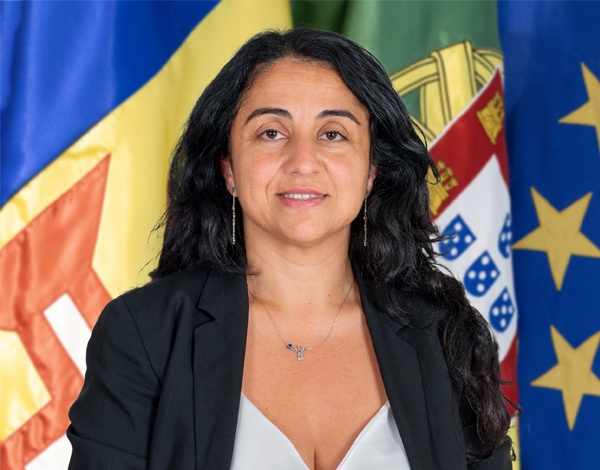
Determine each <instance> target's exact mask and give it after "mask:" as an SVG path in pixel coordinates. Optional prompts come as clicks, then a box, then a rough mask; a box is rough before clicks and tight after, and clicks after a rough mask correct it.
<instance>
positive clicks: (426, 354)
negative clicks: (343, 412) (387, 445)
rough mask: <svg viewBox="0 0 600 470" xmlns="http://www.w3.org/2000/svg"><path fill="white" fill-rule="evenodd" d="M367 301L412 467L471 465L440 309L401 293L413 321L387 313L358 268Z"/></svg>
mask: <svg viewBox="0 0 600 470" xmlns="http://www.w3.org/2000/svg"><path fill="white" fill-rule="evenodd" d="M355 273H356V274H355V275H356V279H357V282H358V285H359V289H360V297H361V303H362V307H363V311H364V313H365V318H366V322H367V326H368V328H369V332H370V334H371V340H372V342H373V348H374V350H375V355H376V357H377V362H378V364H379V369H380V372H381V377H382V380H383V383H384V386H385V390H386V393H387V396H388V400H389V402H390V405H391V408H392V413H393V415H394V420H395V421H396V425H397V427H398V431H399V432H400V436H401V438H402V442H403V444H404V448H405V450H406V454H407V457H408V461H409V463H410V466H411V468H412V469H434V468H452V469H457V470H459V469H465V470H466V468H467V466H466V454H465V448H464V445H463V444H462V442H463V441H464V439H463V438H462V427H461V424H460V417H459V416H458V413H457V411H456V412H455V411H454V410H458V406H457V405H456V403H455V398H454V393H453V391H452V385H451V383H450V378H449V376H448V371H447V368H446V362H445V358H444V355H443V351H442V350H441V348H440V347H439V342H438V340H437V322H435V321H434V319H435V317H436V315H439V314H440V312H439V311H438V310H437V309H436V308H435V307H434V306H432V305H431V304H429V303H428V302H427V301H425V300H423V299H421V298H419V297H417V296H413V295H409V294H407V293H402V292H399V293H398V294H399V296H400V301H401V302H402V304H403V307H404V308H405V309H406V310H407V311H408V312H410V313H411V314H413V312H414V314H413V316H411V317H410V319H409V320H408V321H398V320H395V319H391V318H388V317H385V316H383V315H382V314H381V313H380V312H379V311H378V310H377V308H376V307H375V304H374V302H373V301H372V299H374V298H376V297H375V295H377V293H376V292H375V291H374V290H373V289H372V288H370V287H369V286H367V285H366V283H365V281H364V279H363V278H362V276H361V275H360V273H359V270H358V269H356V268H355Z"/></svg>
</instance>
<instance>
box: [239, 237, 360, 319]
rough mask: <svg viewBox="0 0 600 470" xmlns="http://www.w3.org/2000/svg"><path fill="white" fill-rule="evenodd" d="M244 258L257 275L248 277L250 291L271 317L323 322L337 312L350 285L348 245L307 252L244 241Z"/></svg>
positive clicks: (331, 245)
mask: <svg viewBox="0 0 600 470" xmlns="http://www.w3.org/2000/svg"><path fill="white" fill-rule="evenodd" d="M246 256H247V260H248V265H249V268H250V270H251V272H253V273H256V274H253V275H250V276H249V277H248V286H249V288H250V291H251V293H252V294H253V295H254V296H255V297H256V298H258V299H260V300H261V301H263V302H265V303H266V305H267V306H268V307H271V310H272V314H273V315H274V316H279V317H281V316H287V317H289V318H290V319H293V318H294V317H296V318H298V319H302V321H304V322H311V321H312V320H314V321H322V318H323V315H328V316H330V314H331V311H332V310H333V311H335V310H337V308H338V307H339V305H340V303H341V302H342V301H343V299H344V297H345V295H346V293H347V292H348V288H349V287H350V286H351V283H353V274H352V266H351V263H350V258H349V256H348V246H347V242H346V243H345V244H340V243H339V240H338V241H337V243H333V244H330V246H323V245H320V246H315V247H309V248H307V247H297V246H289V245H287V246H278V245H273V244H267V243H252V240H247V241H246ZM352 298H353V295H352V293H351V294H350V296H349V298H348V300H349V301H351V299H352Z"/></svg>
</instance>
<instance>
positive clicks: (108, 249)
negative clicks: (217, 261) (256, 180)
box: [0, 0, 291, 470]
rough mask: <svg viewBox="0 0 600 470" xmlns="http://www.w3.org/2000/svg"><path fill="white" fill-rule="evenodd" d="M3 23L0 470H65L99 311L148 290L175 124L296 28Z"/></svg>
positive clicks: (144, 14) (277, 9)
mask: <svg viewBox="0 0 600 470" xmlns="http://www.w3.org/2000/svg"><path fill="white" fill-rule="evenodd" d="M0 9H1V21H2V33H1V34H2V37H1V47H2V54H1V82H2V89H1V100H2V116H1V126H2V129H1V130H2V139H1V151H2V159H1V170H2V172H1V178H2V181H1V183H2V184H1V193H0V196H1V204H2V208H1V210H0V282H1V290H2V295H1V298H0V383H1V384H2V386H1V388H0V467H1V468H3V469H7V470H9V469H22V468H27V469H43V468H66V461H67V460H68V457H69V455H70V446H69V444H68V441H67V440H66V438H65V437H64V433H65V430H66V427H67V425H68V417H67V411H68V408H69V407H70V405H71V403H72V402H73V400H74V399H75V398H76V396H77V393H78V392H79V390H80V389H81V385H82V383H83V373H84V372H85V346H86V343H87V339H88V338H89V334H90V329H91V328H92V326H93V325H94V323H95V321H96V318H97V316H98V314H99V313H100V311H101V309H102V307H103V306H104V305H105V304H106V302H107V301H108V300H110V299H111V298H112V297H114V296H116V295H118V294H119V293H121V292H123V291H125V290H127V289H129V288H131V287H134V286H136V285H140V284H143V283H145V282H146V280H147V273H148V272H149V270H150V269H151V268H152V266H153V263H154V261H155V260H154V258H155V255H156V252H157V248H158V241H157V240H158V238H157V237H151V238H149V234H150V233H151V231H152V229H153V227H154V226H155V224H156V222H157V221H158V219H159V217H160V214H161V212H162V211H163V210H164V207H165V203H166V176H167V166H168V161H169V155H170V151H171V149H172V147H173V145H174V143H175V141H176V139H177V137H178V134H179V132H180V130H181V127H182V125H183V123H184V120H185V118H186V117H187V114H188V113H189V111H190V110H191V107H192V105H193V103H194V102H195V100H196V99H197V97H198V95H199V94H200V92H201V91H202V89H203V88H204V87H205V86H206V85H207V84H208V82H209V81H210V80H211V79H212V78H213V77H214V75H215V74H216V73H217V72H218V70H219V69H220V68H221V67H222V66H223V65H224V64H225V62H227V60H228V59H229V58H230V57H231V56H232V54H233V53H234V51H235V50H236V49H237V48H238V47H239V46H240V45H241V44H242V43H243V42H245V41H246V40H247V39H248V38H249V37H251V36H252V35H254V34H255V33H257V32H259V31H261V30H264V29H266V28H287V27H290V26H291V14H290V6H289V3H288V2H287V1H278V0H273V1H269V2H264V1H253V0H248V1H244V2H236V1H230V0H223V1H220V2H217V1H205V2H2V3H0ZM159 235H160V234H157V236H159Z"/></svg>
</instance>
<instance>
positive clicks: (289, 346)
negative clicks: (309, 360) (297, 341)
mask: <svg viewBox="0 0 600 470" xmlns="http://www.w3.org/2000/svg"><path fill="white" fill-rule="evenodd" d="M351 290H352V282H350V285H349V286H348V290H347V291H346V295H345V296H344V300H342V303H341V304H340V306H339V307H338V309H337V312H336V313H335V316H334V317H333V322H332V323H331V327H330V328H329V332H328V333H327V336H325V339H324V340H323V341H321V342H320V343H319V344H317V345H316V346H311V347H303V346H300V345H298V346H296V347H295V348H294V347H292V343H288V342H287V341H286V340H285V339H283V336H281V332H280V331H279V328H277V323H276V322H275V319H274V318H273V316H272V315H271V313H270V312H269V309H268V308H267V307H266V306H265V304H263V303H262V301H261V300H260V299H259V298H258V297H256V296H255V295H254V292H252V291H251V290H250V288H249V287H248V292H250V295H251V296H252V297H253V298H254V300H256V301H257V302H258V303H259V304H260V305H262V308H263V309H264V310H265V312H266V313H267V315H268V316H269V318H270V319H271V323H273V327H274V328H275V331H276V332H277V335H278V336H279V339H280V340H281V342H282V343H283V344H284V345H285V347H286V348H287V349H290V350H291V351H293V352H295V353H296V354H297V355H298V360H299V361H302V360H304V356H303V353H304V352H305V351H310V350H311V349H318V348H320V347H321V346H323V345H324V344H325V342H326V341H327V340H328V339H329V337H330V336H331V333H332V332H333V327H334V326H335V322H336V320H337V317H338V315H339V314H340V312H341V311H342V307H343V306H344V304H345V303H346V300H348V296H349V295H350V291H351Z"/></svg>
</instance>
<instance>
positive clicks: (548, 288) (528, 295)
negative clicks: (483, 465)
mask: <svg viewBox="0 0 600 470" xmlns="http://www.w3.org/2000/svg"><path fill="white" fill-rule="evenodd" d="M599 19H600V3H598V2H500V3H499V20H500V23H499V25H500V33H501V39H502V45H503V50H504V54H505V65H506V69H505V70H506V121H507V135H508V150H509V157H510V165H511V178H510V183H511V185H510V187H511V197H512V202H513V215H514V224H513V230H514V245H513V248H514V268H515V282H516V291H517V298H518V302H519V308H520V317H519V337H520V342H519V361H518V378H519V388H520V394H521V407H522V408H523V415H522V418H521V421H520V437H521V449H522V467H523V468H524V469H527V470H528V469H545V470H546V469H547V470H553V469H556V470H558V469H566V468H569V469H589V468H600V446H599V445H598V442H599V438H598V436H599V435H600V424H599V423H600V289H599V288H598V287H599V285H600V283H599V279H600V276H599V273H600V35H599V33H598V20H599Z"/></svg>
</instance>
